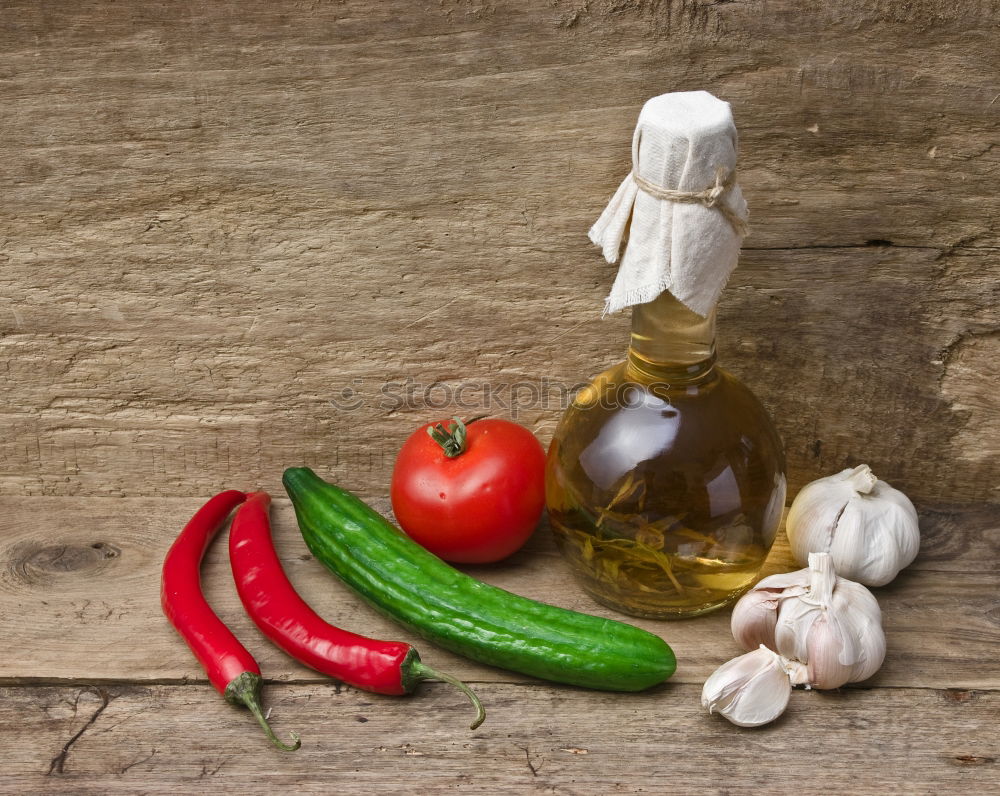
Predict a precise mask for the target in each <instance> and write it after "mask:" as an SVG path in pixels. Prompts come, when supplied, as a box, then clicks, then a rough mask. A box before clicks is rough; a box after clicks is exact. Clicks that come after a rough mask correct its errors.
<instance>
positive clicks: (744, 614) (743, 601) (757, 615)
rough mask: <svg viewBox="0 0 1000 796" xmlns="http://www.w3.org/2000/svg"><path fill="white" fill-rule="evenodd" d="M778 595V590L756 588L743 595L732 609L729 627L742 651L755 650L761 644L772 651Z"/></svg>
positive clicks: (778, 601) (776, 620) (779, 592)
mask: <svg viewBox="0 0 1000 796" xmlns="http://www.w3.org/2000/svg"><path fill="white" fill-rule="evenodd" d="M780 595H781V590H780V589H773V590H772V589H761V588H757V589H754V590H753V591H750V592H747V593H746V594H745V595H743V597H741V598H740V600H739V602H737V603H736V605H735V606H734V607H733V615H732V618H731V619H730V622H729V626H730V629H731V630H732V631H733V638H734V639H736V643H737V644H739V645H740V646H741V647H743V649H745V650H752V649H756V648H757V647H759V646H760V645H761V644H763V645H764V646H765V647H767V648H768V649H774V644H775V641H774V627H775V625H776V624H777V622H778V605H779V603H780V602H781V597H780Z"/></svg>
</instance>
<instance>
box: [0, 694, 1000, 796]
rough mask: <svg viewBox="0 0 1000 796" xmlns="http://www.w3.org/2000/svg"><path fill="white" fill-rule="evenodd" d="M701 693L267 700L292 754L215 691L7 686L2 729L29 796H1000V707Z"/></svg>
mask: <svg viewBox="0 0 1000 796" xmlns="http://www.w3.org/2000/svg"><path fill="white" fill-rule="evenodd" d="M699 690H700V689H699V687H698V686H694V685H674V686H670V687H664V688H661V689H659V690H657V691H651V692H648V693H644V694H630V695H622V694H594V693H592V692H587V691H583V690H579V689H564V690H560V691H553V690H551V689H547V688H535V687H526V686H512V685H507V684H499V683H497V684H489V685H482V686H480V687H479V691H480V694H481V696H482V699H483V701H484V702H485V703H486V705H487V710H488V711H489V716H488V718H487V720H486V723H485V724H483V725H482V726H481V727H480V728H479V729H478V730H476V731H475V732H474V733H473V732H469V730H468V728H467V726H466V722H467V720H468V706H467V705H466V704H463V701H462V698H461V697H459V696H456V693H455V692H454V691H453V690H450V689H449V688H448V687H447V686H444V685H443V684H427V685H424V686H421V688H420V690H419V692H418V693H416V694H415V695H414V696H413V697H410V698H392V697H372V696H371V695H370V694H365V693H363V692H358V691H353V690H350V689H335V688H333V687H331V686H328V685H327V686H323V685H285V686H280V687H272V688H269V689H267V692H266V694H265V699H266V701H267V702H268V704H269V705H270V706H271V707H272V708H273V713H272V720H273V722H274V724H275V726H276V728H277V731H278V733H279V735H286V734H287V733H288V731H290V730H295V731H297V732H299V733H300V734H301V736H302V748H301V749H300V750H299V751H298V752H296V753H294V756H289V755H288V753H282V752H279V751H277V750H275V749H273V748H271V747H270V745H269V744H268V743H267V741H266V740H265V739H264V737H263V735H262V734H261V733H260V731H259V730H258V729H257V727H256V725H255V724H254V723H253V721H252V719H251V718H250V715H249V714H248V713H247V712H246V711H243V710H240V709H238V708H235V707H231V706H228V705H226V704H225V703H223V702H222V700H221V699H218V698H217V695H216V694H215V692H214V691H211V690H210V688H209V687H208V686H194V685H191V686H150V687H141V686H117V687H109V688H107V689H102V690H98V689H93V688H75V687H74V688H2V689H0V722H2V723H3V725H10V724H16V725H17V726H18V727H20V728H21V729H22V732H24V733H26V734H27V735H28V736H29V737H31V738H32V743H30V744H24V743H12V741H13V740H14V736H13V734H11V733H7V734H5V735H2V736H0V754H3V759H4V785H5V787H7V788H11V789H12V791H11V792H14V791H16V792H18V793H52V792H56V791H64V790H71V791H72V792H73V793H81V794H92V793H93V794H105V793H135V792H152V793H166V792H170V793H204V792H206V790H210V791H211V792H226V793H237V792H238V793H262V794H263V793H274V792H275V790H277V789H282V790H291V791H293V792H295V793H331V792H347V793H357V792H360V791H362V790H363V791H364V792H376V793H391V794H408V793H414V792H415V788H419V792H421V793H443V792H455V791H458V792H469V793H549V794H551V793H557V794H601V795H602V796H604V795H605V794H613V793H666V792H674V791H680V792H684V793H712V794H723V793H731V792H734V791H737V790H742V789H743V788H747V789H750V788H752V789H754V790H758V791H761V792H766V793H769V794H795V795H796V796H798V795H799V794H823V795H824V796H825V794H829V793H880V792H881V793H885V792H899V791H903V792H906V793H921V794H923V793H927V794H930V793H970V794H971V793H996V792H997V759H998V757H1000V746H998V741H997V734H996V731H995V728H996V724H997V722H998V720H1000V696H998V695H997V694H996V693H995V692H978V691H938V690H930V689H926V690H909V689H875V690H872V691H864V690H848V691H844V692H843V693H821V692H806V691H797V692H795V693H794V694H793V695H792V700H791V704H790V706H789V709H788V711H787V712H786V713H785V715H784V716H783V717H782V718H781V719H780V720H779V721H778V722H777V723H775V724H772V725H769V726H767V727H763V728H760V729H756V730H742V731H740V730H736V729H735V728H733V727H732V725H730V724H728V723H727V722H726V721H725V720H724V719H722V718H720V717H718V716H709V715H708V714H707V712H705V711H704V710H703V709H702V708H701V706H700V705H699V704H698V698H699ZM904 728H905V729H904ZM81 731H82V732H81ZM904 731H905V737H906V742H905V743H901V742H900V734H901V732H904ZM74 737H76V740H75V741H74V742H73V743H72V744H70V745H69V748H67V744H68V742H69V741H70V740H71V739H73V738H74Z"/></svg>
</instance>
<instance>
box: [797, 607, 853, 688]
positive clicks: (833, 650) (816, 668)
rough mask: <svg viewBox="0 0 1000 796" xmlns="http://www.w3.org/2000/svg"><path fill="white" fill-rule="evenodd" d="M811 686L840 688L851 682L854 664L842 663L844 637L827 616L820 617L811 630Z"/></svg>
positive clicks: (809, 648)
mask: <svg viewBox="0 0 1000 796" xmlns="http://www.w3.org/2000/svg"><path fill="white" fill-rule="evenodd" d="M806 646H807V648H808V655H809V657H808V661H809V665H808V669H809V685H810V686H812V687H813V688H840V687H841V686H842V685H844V684H845V683H848V682H850V680H851V674H852V673H853V671H854V666H853V663H850V664H844V663H841V653H842V652H843V649H844V636H843V634H842V633H841V632H840V630H839V629H838V628H837V627H836V626H835V625H834V624H832V623H831V622H829V621H828V617H827V616H823V617H820V618H819V619H817V620H816V621H815V622H813V623H812V626H811V627H810V628H809V633H808V639H807V642H806Z"/></svg>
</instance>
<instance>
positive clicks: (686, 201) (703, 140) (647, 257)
mask: <svg viewBox="0 0 1000 796" xmlns="http://www.w3.org/2000/svg"><path fill="white" fill-rule="evenodd" d="M738 152H739V142H738V138H737V134H736V125H735V123H734V122H733V114H732V111H731V109H730V107H729V103H728V102H723V101H722V100H720V99H717V98H716V97H713V96H712V95H711V94H709V93H708V92H707V91H683V92H675V93H672V94H662V95H660V96H659V97H653V98H652V99H651V100H649V101H648V102H647V103H646V104H645V105H644V106H643V108H642V112H641V113H640V114H639V122H638V124H637V125H636V128H635V135H634V136H633V137H632V172H631V173H629V175H628V176H627V177H626V178H625V179H624V180H623V181H622V184H621V185H620V186H619V187H618V190H617V192H616V193H615V195H614V196H613V197H612V198H611V201H610V202H609V203H608V206H607V207H606V208H605V210H604V212H603V213H602V214H601V217H600V218H599V219H598V220H597V223H595V224H594V226H593V227H591V229H590V239H591V240H592V241H593V242H594V243H595V244H597V245H598V246H600V247H601V250H602V251H603V253H604V257H605V259H606V260H607V261H608V262H609V263H614V262H616V261H617V260H618V255H619V253H620V251H621V246H622V242H623V241H626V243H625V254H624V256H623V257H622V262H621V265H620V266H619V268H618V276H617V278H616V279H615V283H614V286H613V287H612V288H611V295H609V296H608V298H607V301H606V302H605V306H604V312H605V314H607V313H609V312H617V311H618V310H620V309H623V308H625V307H631V306H632V305H634V304H644V303H646V302H648V301H652V300H653V299H655V298H656V297H657V296H658V295H660V293H662V292H663V291H664V290H669V291H670V292H671V293H673V294H674V296H676V297H677V298H678V299H679V300H680V301H681V302H683V303H684V304H685V305H686V306H687V307H688V308H690V309H691V310H693V311H694V312H696V313H698V314H699V315H701V316H703V317H706V316H707V315H708V314H709V312H711V310H712V307H714V306H715V303H716V302H717V301H718V299H719V294H720V293H722V289H723V288H724V287H725V285H726V281H727V280H728V279H729V275H730V274H731V273H732V271H733V269H734V268H735V267H736V260H737V258H738V257H739V252H740V244H741V242H742V240H743V233H744V232H745V222H746V219H747V215H748V214H747V205H746V202H745V201H744V199H743V194H742V193H741V192H740V188H739V186H738V185H737V184H736V180H735V176H736V173H735V170H736V160H737V157H738ZM635 174H638V175H639V178H640V181H641V182H643V183H644V184H645V185H646V186H647V188H645V189H644V188H640V186H639V183H637V182H636V179H635V177H634V175H635ZM713 188H714V189H715V190H714V191H713V190H712V189H713ZM656 189H659V190H658V191H656ZM648 190H654V191H655V192H659V193H673V192H684V193H685V194H690V195H689V196H685V197H683V198H680V197H678V198H679V199H680V200H679V201H678V200H677V199H674V200H671V199H664V198H657V197H656V196H654V195H652V194H651V193H649V192H648ZM722 203H725V205H726V209H725V210H723V209H721V208H720V207H719V206H718V205H719V204H722Z"/></svg>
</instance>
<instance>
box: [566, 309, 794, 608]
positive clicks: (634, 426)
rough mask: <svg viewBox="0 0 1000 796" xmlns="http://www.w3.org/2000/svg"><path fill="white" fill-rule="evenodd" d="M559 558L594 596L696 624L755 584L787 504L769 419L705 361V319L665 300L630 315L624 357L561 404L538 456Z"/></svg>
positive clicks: (709, 351) (709, 354)
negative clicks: (543, 464) (542, 459)
mask: <svg viewBox="0 0 1000 796" xmlns="http://www.w3.org/2000/svg"><path fill="white" fill-rule="evenodd" d="M547 467H548V470H547V475H546V490H547V494H546V500H547V504H548V510H549V516H550V519H551V525H552V529H553V532H554V534H555V538H556V541H557V543H558V545H559V548H560V550H561V551H562V553H563V555H564V556H565V557H566V559H567V561H568V562H569V564H570V567H571V569H572V570H573V573H574V575H575V576H576V577H577V578H578V579H579V580H580V582H581V583H582V585H583V587H584V588H585V589H586V590H587V591H588V592H589V593H590V594H591V595H592V596H593V597H594V598H595V599H597V600H598V601H599V602H601V603H603V604H605V605H608V606H610V607H612V608H615V609H617V610H620V611H623V612H625V613H629V614H633V615H636V616H645V617H654V618H671V617H684V616H695V615H698V614H702V613H706V612H708V611H712V610H715V609H717V608H720V607H722V606H724V605H726V604H728V603H730V602H732V601H734V600H735V599H736V598H737V597H739V595H740V594H742V593H743V592H744V591H745V590H746V589H748V588H749V587H750V586H751V585H752V584H753V583H754V582H755V581H756V579H757V577H758V575H759V572H760V569H761V566H762V564H763V563H764V559H765V558H766V557H767V554H768V551H769V550H770V549H771V545H772V543H773V542H774V536H775V533H776V531H777V528H778V524H779V522H780V520H781V513H782V509H783V507H784V504H785V458H784V451H783V448H782V444H781V439H780V438H779V436H778V433H777V430H776V429H775V427H774V424H773V423H772V421H771V419H770V417H769V416H768V413H767V411H766V410H765V409H764V407H763V405H762V404H761V403H760V401H758V400H757V398H756V397H755V396H754V395H753V393H751V392H750V390H749V389H748V388H747V387H746V386H745V385H744V384H743V383H742V382H740V381H739V379H737V378H736V377H734V376H733V375H732V374H730V373H728V372H726V371H725V370H723V369H722V368H720V367H718V366H717V365H716V364H715V311H714V310H713V311H712V312H711V313H710V314H709V316H708V317H707V318H703V317H701V316H700V315H698V314H696V313H695V312H692V311H691V310H690V309H688V308H687V307H685V306H684V304H682V303H681V302H680V301H678V300H677V299H676V298H675V297H674V296H673V295H671V294H670V293H669V292H667V291H664V292H663V293H661V294H660V295H659V297H657V298H656V299H655V300H653V301H650V302H649V303H646V304H639V305H637V306H635V307H633V311H632V335H631V343H630V345H629V349H628V356H627V358H626V360H625V361H624V362H622V363H620V364H618V365H616V366H614V367H612V368H611V369H610V370H607V371H605V372H604V373H601V374H600V375H598V376H596V377H595V378H594V379H593V381H592V382H591V383H590V384H589V385H588V386H587V387H586V388H584V389H583V390H581V391H580V392H579V393H578V394H577V396H576V398H575V400H574V401H573V404H572V405H571V406H570V407H569V408H568V409H567V410H566V413H565V414H564V415H563V417H562V420H561V422H560V424H559V426H558V428H557V430H556V433H555V436H554V438H553V440H552V444H551V446H550V448H549V453H548V464H547Z"/></svg>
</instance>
